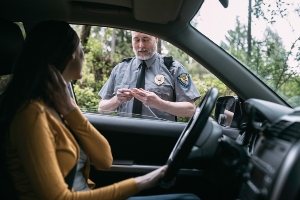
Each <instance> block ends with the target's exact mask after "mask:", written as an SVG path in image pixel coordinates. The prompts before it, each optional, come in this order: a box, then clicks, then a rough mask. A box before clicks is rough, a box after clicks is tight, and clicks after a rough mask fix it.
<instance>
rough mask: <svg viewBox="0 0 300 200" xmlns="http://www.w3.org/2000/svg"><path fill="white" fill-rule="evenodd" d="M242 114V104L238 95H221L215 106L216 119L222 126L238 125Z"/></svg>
mask: <svg viewBox="0 0 300 200" xmlns="http://www.w3.org/2000/svg"><path fill="white" fill-rule="evenodd" d="M240 116H241V110H240V104H239V100H238V98H237V97H234V96H223V97H219V98H218V100H217V103H216V108H215V120H216V121H217V122H218V123H219V124H220V125H222V126H231V127H238V119H239V117H240Z"/></svg>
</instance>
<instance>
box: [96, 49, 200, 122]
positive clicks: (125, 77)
mask: <svg viewBox="0 0 300 200" xmlns="http://www.w3.org/2000/svg"><path fill="white" fill-rule="evenodd" d="M145 62H146V64H147V68H146V71H145V90H148V91H150V92H154V93H155V94H156V95H157V96H159V97H160V98H161V99H163V100H166V101H173V102H174V101H176V102H183V101H190V100H194V101H195V100H197V99H198V98H199V97H200V94H199V92H198V90H197V89H196V87H195V85H194V83H193V82H192V81H191V79H190V77H189V75H188V73H187V71H186V69H185V68H184V67H183V66H182V65H181V64H180V63H179V62H177V61H174V62H173V63H172V66H171V67H170V69H168V68H167V67H166V66H165V64H164V60H163V57H162V56H161V55H160V54H158V53H156V54H155V55H154V56H153V57H152V58H150V59H149V60H146V61H145ZM141 63H142V60H140V59H138V58H136V57H134V58H132V59H127V60H124V61H123V62H121V63H119V64H118V65H116V66H115V67H114V69H113V70H112V72H111V75H110V77H109V79H108V81H107V82H106V83H105V85H104V86H103V88H102V89H101V90H100V92H99V93H98V95H99V96H100V97H101V98H102V99H106V100H107V99H111V98H112V97H114V96H115V95H116V94H117V90H118V89H121V88H127V89H132V88H135V86H136V81H137V76H138V74H139V70H140V68H141V67H140V66H141ZM157 75H163V76H164V81H163V83H162V84H161V85H158V84H157V83H156V82H155V77H156V76H157ZM180 75H183V77H188V78H189V82H188V84H185V83H184V82H182V81H180V78H179V77H180ZM174 92H175V94H174ZM174 99H175V100H174ZM132 106H133V98H132V99H131V100H130V101H128V102H124V103H123V104H121V105H120V106H119V108H118V112H119V113H120V115H122V113H124V112H125V113H132ZM142 115H145V116H151V117H155V118H162V119H167V120H171V121H175V116H174V115H171V114H170V113H167V112H164V111H162V110H158V109H155V108H151V107H149V106H146V105H144V104H143V107H142ZM126 116H128V114H126Z"/></svg>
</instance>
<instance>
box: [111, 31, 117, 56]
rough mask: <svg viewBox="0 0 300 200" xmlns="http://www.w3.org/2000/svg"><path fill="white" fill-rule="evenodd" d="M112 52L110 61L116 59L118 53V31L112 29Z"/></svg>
mask: <svg viewBox="0 0 300 200" xmlns="http://www.w3.org/2000/svg"><path fill="white" fill-rule="evenodd" d="M110 48H111V52H110V59H111V60H113V59H114V54H115V52H116V29H114V28H113V29H112V39H111V46H110Z"/></svg>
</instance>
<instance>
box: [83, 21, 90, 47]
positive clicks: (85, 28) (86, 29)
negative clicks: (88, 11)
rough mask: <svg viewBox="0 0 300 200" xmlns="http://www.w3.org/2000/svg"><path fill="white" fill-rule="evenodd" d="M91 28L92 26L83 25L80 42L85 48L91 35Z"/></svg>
mask: <svg viewBox="0 0 300 200" xmlns="http://www.w3.org/2000/svg"><path fill="white" fill-rule="evenodd" d="M91 28H92V27H91V26H90V25H82V26H81V29H80V41H81V44H82V46H85V45H86V44H87V42H88V39H89V37H90V34H91Z"/></svg>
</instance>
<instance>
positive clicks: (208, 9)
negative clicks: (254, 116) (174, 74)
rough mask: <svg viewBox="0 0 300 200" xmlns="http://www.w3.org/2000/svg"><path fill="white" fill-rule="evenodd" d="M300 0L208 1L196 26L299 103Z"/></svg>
mask: <svg viewBox="0 0 300 200" xmlns="http://www.w3.org/2000/svg"><path fill="white" fill-rule="evenodd" d="M299 22H300V2H299V0H286V1H274V0H265V1H261V0H254V1H253V0H239V1H238V0H233V1H229V5H228V7H227V8H224V7H223V6H222V5H221V3H220V2H219V1H204V3H203V5H202V7H201V8H200V10H199V12H198V14H197V15H196V16H195V17H194V19H193V20H192V21H191V25H192V26H194V27H195V28H196V29H198V30H199V31H200V32H201V33H203V34H204V35H205V36H206V37H208V38H209V39H210V40H212V41H213V42H214V43H215V44H217V45H219V46H220V47H221V48H223V49H224V50H226V51H227V52H228V53H230V54H231V55H233V56H234V57H235V58H236V59H238V60H239V61H240V62H241V63H243V64H244V65H245V67H247V68H248V69H249V70H250V71H251V72H252V73H253V74H255V75H256V76H257V77H258V78H259V79H260V80H262V81H263V82H264V83H265V84H266V85H268V86H269V87H270V88H271V89H272V90H273V91H274V92H275V93H277V94H278V95H279V96H280V97H281V98H282V99H283V100H285V101H286V102H287V103H289V104H290V105H291V106H292V107H296V106H299V105H300V90H299V86H300V76H299V73H300V70H299V68H300V26H299Z"/></svg>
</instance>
